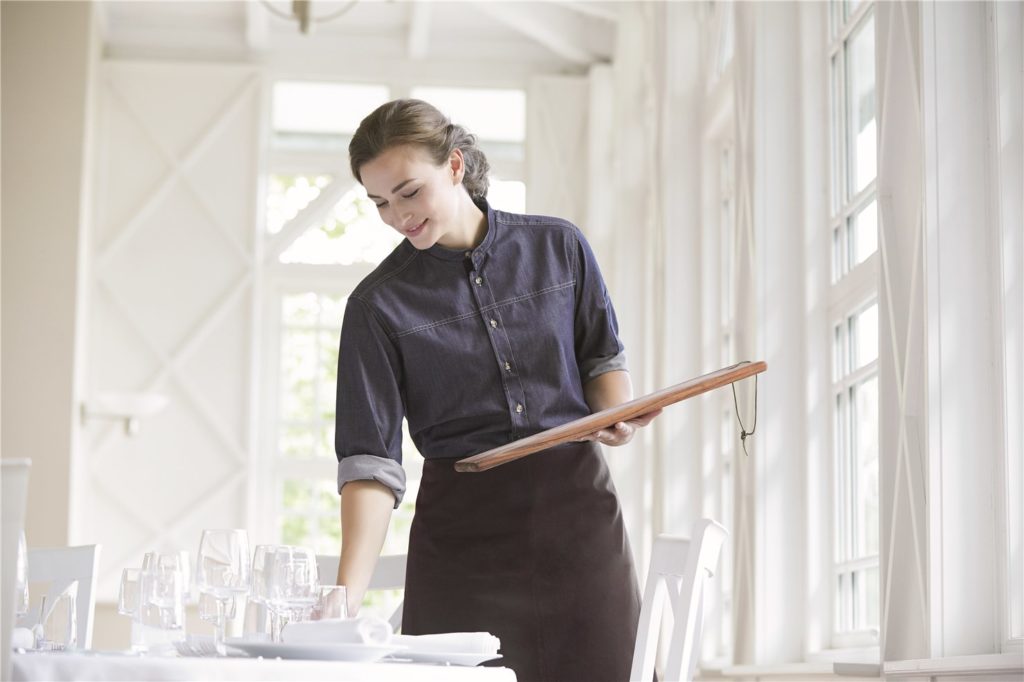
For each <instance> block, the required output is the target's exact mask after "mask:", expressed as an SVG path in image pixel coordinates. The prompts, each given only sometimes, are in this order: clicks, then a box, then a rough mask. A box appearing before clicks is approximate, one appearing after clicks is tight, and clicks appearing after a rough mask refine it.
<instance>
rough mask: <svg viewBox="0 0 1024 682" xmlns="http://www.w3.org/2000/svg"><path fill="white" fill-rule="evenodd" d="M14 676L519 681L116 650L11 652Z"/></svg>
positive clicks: (431, 669)
mask: <svg viewBox="0 0 1024 682" xmlns="http://www.w3.org/2000/svg"><path fill="white" fill-rule="evenodd" d="M12 661H13V670H12V679H14V680H15V681H21V682H36V681H39V680H53V681H59V682H72V681H77V680H89V681H90V682H92V681H98V680H111V681H115V680H330V681H331V682H349V681H351V682H355V681H357V680H358V681H359V682H442V681H443V682H449V681H450V682H515V679H516V676H515V673H514V672H513V671H512V670H511V669H510V668H502V667H486V668H485V667H468V666H455V665H443V664H423V663H410V662H404V661H401V660H387V659H384V660H380V661H375V662H372V663H366V662H354V661H324V660H295V659H282V658H243V657H231V656H228V657H199V656H195V657H191V656H151V655H139V654H130V653H127V652H113V651H106V652H104V651H89V650H82V651H58V652H45V653H44V652H25V653H14V654H13V655H12Z"/></svg>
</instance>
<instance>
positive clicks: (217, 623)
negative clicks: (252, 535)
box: [195, 529, 249, 656]
mask: <svg viewBox="0 0 1024 682" xmlns="http://www.w3.org/2000/svg"><path fill="white" fill-rule="evenodd" d="M195 580H196V586H197V587H198V588H199V591H200V592H202V593H204V594H206V595H209V596H210V597H212V598H213V599H214V600H216V615H215V620H214V635H213V641H214V644H215V646H216V647H217V653H218V654H220V655H221V656H224V655H226V654H227V650H226V649H225V647H224V624H225V623H224V621H225V618H226V616H225V613H226V611H228V610H230V608H231V606H229V603H230V604H231V605H232V606H233V601H234V598H235V596H236V595H241V594H245V593H246V592H248V591H249V538H248V536H247V535H246V533H245V531H244V530H239V529H233V530H225V529H220V530H204V531H203V537H202V539H201V540H200V541H199V554H198V558H197V561H196V576H195Z"/></svg>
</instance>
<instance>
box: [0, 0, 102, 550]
mask: <svg viewBox="0 0 1024 682" xmlns="http://www.w3.org/2000/svg"><path fill="white" fill-rule="evenodd" d="M0 7H2V13H3V17H2V23H3V29H2V30H3V38H2V50H3V67H2V68H3V74H2V82H3V112H2V115H3V209H2V211H3V212H2V222H3V244H2V249H3V264H2V272H3V282H2V291H3V301H2V311H3V313H2V315H3V320H2V326H3V339H2V346H3V360H2V363H3V366H2V375H3V389H2V405H3V436H2V437H3V441H2V446H0V453H2V454H3V456H4V457H29V458H31V459H32V461H33V466H32V475H31V480H30V487H29V498H28V508H27V510H26V514H27V517H26V518H27V522H26V523H27V526H26V536H27V538H28V543H29V546H48V545H64V544H67V542H68V537H69V532H70V527H71V524H72V520H71V519H70V518H69V509H70V500H71V497H72V495H73V488H74V484H73V480H74V474H75V462H74V458H73V457H72V452H73V451H74V442H75V438H76V432H77V427H76V425H77V423H78V420H77V408H78V406H77V404H76V390H75V385H76V366H75V356H76V322H77V319H76V311H77V305H78V303H77V302H78V299H79V296H80V292H79V290H78V281H79V275H80V272H79V253H80V251H81V248H82V244H81V234H82V227H83V222H84V220H85V217H84V216H86V215H87V210H88V187H87V177H86V171H85V169H86V163H87V158H86V154H87V152H86V139H87V135H88V130H89V122H90V111H91V107H90V98H91V95H90V84H91V78H90V74H91V73H92V71H93V69H94V66H95V60H96V59H97V56H98V53H97V50H98V49H99V42H98V40H97V38H96V31H95V28H94V21H93V7H92V5H91V4H90V3H88V2H5V3H3V4H2V5H0ZM55 46H59V48H60V49H54V48H55Z"/></svg>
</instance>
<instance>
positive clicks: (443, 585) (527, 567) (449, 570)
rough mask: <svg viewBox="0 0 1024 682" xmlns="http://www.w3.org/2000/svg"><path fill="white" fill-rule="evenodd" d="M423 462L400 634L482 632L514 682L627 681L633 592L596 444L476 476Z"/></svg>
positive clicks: (635, 612)
mask: <svg viewBox="0 0 1024 682" xmlns="http://www.w3.org/2000/svg"><path fill="white" fill-rule="evenodd" d="M453 463H454V460H450V459H442V460H438V459H434V460H429V459H428V460H426V461H425V462H424V464H423V479H422V481H421V482H420V489H419V494H418V497H417V500H416V515H415V517H414V518H413V523H412V533H411V536H410V540H409V559H408V565H407V568H406V584H405V607H404V612H403V616H402V630H403V632H405V633H407V634H413V635H420V634H433V633H440V632H475V631H486V632H490V633H492V634H494V635H496V636H497V637H499V638H500V639H501V654H502V656H503V658H501V659H499V660H497V661H494V662H493V663H492V664H491V665H499V666H506V667H510V668H512V669H513V670H514V671H515V673H516V677H517V678H518V680H519V682H538V681H544V680H550V681H552V682H572V681H574V680H578V681H580V682H598V681H600V680H609V681H614V682H623V680H627V679H629V672H630V665H631V662H632V658H633V644H634V640H635V639H636V629H637V621H638V620H639V617H640V595H639V591H638V587H637V579H636V572H635V570H634V568H633V560H632V554H631V552H630V549H629V540H628V538H627V537H626V530H625V527H624V525H623V519H622V511H621V510H620V508H619V502H618V499H617V498H616V496H615V487H614V486H613V485H612V481H611V477H610V476H609V472H608V466H607V464H606V462H605V460H604V456H603V455H602V454H601V451H600V448H599V447H598V446H597V445H595V444H593V443H572V444H569V445H565V446H560V447H557V448H553V449H551V450H548V451H546V452H542V453H537V454H534V455H531V456H529V457H525V458H523V459H520V460H517V461H515V462H511V463H509V464H505V465H503V466H500V467H496V468H494V469H491V470H489V471H485V472H482V473H456V472H455V470H454V468H453Z"/></svg>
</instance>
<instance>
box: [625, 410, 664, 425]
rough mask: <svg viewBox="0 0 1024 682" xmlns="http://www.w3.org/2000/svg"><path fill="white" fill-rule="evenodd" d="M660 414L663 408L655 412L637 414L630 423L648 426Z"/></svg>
mask: <svg viewBox="0 0 1024 682" xmlns="http://www.w3.org/2000/svg"><path fill="white" fill-rule="evenodd" d="M659 414H661V410H660V409H657V410H655V411H654V412H648V413H647V414H641V415H637V416H636V417H633V418H632V419H630V420H629V423H630V424H633V425H634V426H647V425H648V424H650V423H651V422H652V421H654V418H655V417H657V416H658V415H659Z"/></svg>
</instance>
